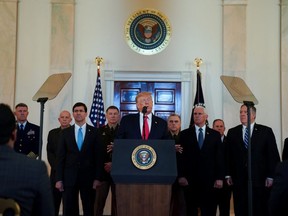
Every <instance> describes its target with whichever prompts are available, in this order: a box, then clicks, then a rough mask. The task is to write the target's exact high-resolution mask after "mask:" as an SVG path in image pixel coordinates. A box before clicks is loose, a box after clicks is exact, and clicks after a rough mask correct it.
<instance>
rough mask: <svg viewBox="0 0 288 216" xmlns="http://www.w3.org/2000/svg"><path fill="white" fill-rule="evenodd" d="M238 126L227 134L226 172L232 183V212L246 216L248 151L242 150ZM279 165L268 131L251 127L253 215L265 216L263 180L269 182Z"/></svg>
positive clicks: (238, 215)
mask: <svg viewBox="0 0 288 216" xmlns="http://www.w3.org/2000/svg"><path fill="white" fill-rule="evenodd" d="M242 128H243V126H242V125H238V126H236V127H234V128H232V129H230V130H229V131H228V133H227V142H228V157H229V168H228V169H229V170H228V174H227V175H229V176H231V177H232V181H233V184H234V185H233V197H234V211H235V215H236V216H242V215H244V216H245V215H247V214H248V193H247V191H248V185H247V182H248V170H247V167H248V164H247V163H248V157H247V156H248V150H247V149H246V148H245V146H244V141H243V135H242ZM279 161H280V157H279V152H278V149H277V144H276V140H275V136H274V133H273V131H272V129H271V128H269V127H267V126H263V125H259V124H256V123H255V124H254V128H253V132H252V137H251V164H252V167H251V173H252V191H253V215H256V216H258V215H261V216H264V215H267V214H268V209H267V208H266V207H267V201H268V196H269V190H268V189H267V188H266V187H265V180H266V178H267V177H269V178H273V177H274V171H275V167H276V165H277V163H278V162H279Z"/></svg>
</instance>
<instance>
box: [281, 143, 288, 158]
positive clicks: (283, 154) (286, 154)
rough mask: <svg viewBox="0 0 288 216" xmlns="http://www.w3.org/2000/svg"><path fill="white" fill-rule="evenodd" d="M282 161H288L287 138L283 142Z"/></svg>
mask: <svg viewBox="0 0 288 216" xmlns="http://www.w3.org/2000/svg"><path fill="white" fill-rule="evenodd" d="M282 160H283V161H284V160H288V138H286V139H285V141H284V148H283V152H282Z"/></svg>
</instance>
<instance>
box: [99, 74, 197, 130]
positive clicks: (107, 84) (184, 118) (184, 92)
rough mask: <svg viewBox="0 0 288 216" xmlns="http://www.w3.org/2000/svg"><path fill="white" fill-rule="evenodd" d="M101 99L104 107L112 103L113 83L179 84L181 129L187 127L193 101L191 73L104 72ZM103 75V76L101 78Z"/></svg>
mask: <svg viewBox="0 0 288 216" xmlns="http://www.w3.org/2000/svg"><path fill="white" fill-rule="evenodd" d="M103 72H104V74H103V73H102V76H101V77H102V79H103V84H102V85H103V87H102V88H103V90H104V89H105V91H103V93H104V94H103V98H104V104H105V107H108V106H110V105H113V103H114V81H139V80H141V81H147V82H148V81H151V82H181V113H178V114H180V115H181V122H182V124H181V128H182V129H185V128H188V127H189V124H190V117H191V111H192V104H193V101H194V94H193V91H192V86H193V85H192V81H193V79H192V74H193V72H192V71H120V70H104V71H103ZM103 75H104V76H103Z"/></svg>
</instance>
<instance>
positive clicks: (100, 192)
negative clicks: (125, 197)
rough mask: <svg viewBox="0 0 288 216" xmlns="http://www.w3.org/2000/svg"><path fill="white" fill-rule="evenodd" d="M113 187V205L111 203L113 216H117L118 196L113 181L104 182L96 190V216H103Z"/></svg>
mask: <svg viewBox="0 0 288 216" xmlns="http://www.w3.org/2000/svg"><path fill="white" fill-rule="evenodd" d="M110 187H111V193H112V203H111V215H112V216H116V215H117V211H116V210H117V206H116V196H115V195H116V194H115V184H114V183H113V182H112V181H104V182H102V183H101V186H100V187H99V188H97V190H96V198H95V206H94V215H95V216H102V215H103V210H104V207H105V204H106V200H107V197H108V193H109V189H110Z"/></svg>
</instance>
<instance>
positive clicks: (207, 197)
mask: <svg viewBox="0 0 288 216" xmlns="http://www.w3.org/2000/svg"><path fill="white" fill-rule="evenodd" d="M180 144H181V145H182V146H183V153H182V154H180V156H179V164H178V176H179V177H185V178H186V179H187V181H188V184H189V185H188V186H185V187H184V194H185V199H186V207H187V215H189V216H191V215H193V216H194V215H197V208H198V207H200V209H201V215H202V216H206V215H209V216H210V215H215V213H214V210H215V201H214V192H213V190H214V182H215V181H216V180H223V179H224V152H223V151H224V150H223V145H222V142H221V137H220V134H219V132H217V131H215V130H213V129H211V128H208V127H206V132H205V139H204V143H203V146H202V148H201V149H200V147H199V145H198V141H197V135H196V131H195V126H192V127H190V128H188V129H185V130H183V131H181V132H180Z"/></svg>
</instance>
